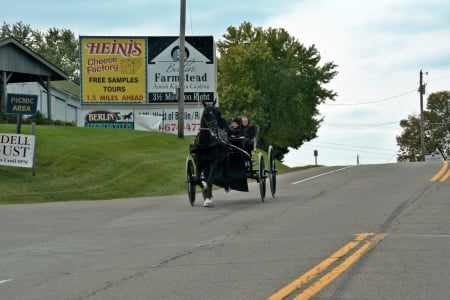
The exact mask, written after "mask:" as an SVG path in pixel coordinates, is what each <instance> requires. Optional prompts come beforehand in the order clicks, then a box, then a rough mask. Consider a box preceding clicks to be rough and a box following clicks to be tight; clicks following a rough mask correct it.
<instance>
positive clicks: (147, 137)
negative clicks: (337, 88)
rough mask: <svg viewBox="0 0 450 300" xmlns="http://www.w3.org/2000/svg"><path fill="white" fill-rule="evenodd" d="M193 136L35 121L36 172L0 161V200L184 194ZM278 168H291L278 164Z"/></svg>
mask: <svg viewBox="0 0 450 300" xmlns="http://www.w3.org/2000/svg"><path fill="white" fill-rule="evenodd" d="M0 132H2V133H15V132H16V126H15V125H9V124H0ZM21 133H22V134H30V133H31V126H29V125H22V132H21ZM192 141H193V137H191V136H186V137H185V138H184V139H180V138H178V137H177V135H175V134H164V133H158V132H144V131H134V130H113V129H104V128H80V127H69V126H68V127H64V126H45V125H38V126H36V150H35V157H36V160H35V161H36V163H35V171H36V173H35V176H33V175H32V171H31V169H30V168H20V167H10V166H0V182H1V193H0V204H11V203H36V202H50V201H70V200H98V199H116V198H132V197H145V196H156V195H173V194H183V193H186V185H185V178H186V170H185V163H186V157H187V156H188V154H189V144H190V143H192ZM263 153H264V152H263ZM264 155H265V162H266V166H267V165H268V161H267V155H266V153H264ZM277 169H278V171H279V172H280V173H282V172H285V171H288V170H289V168H288V167H287V166H284V165H282V164H281V163H278V164H277Z"/></svg>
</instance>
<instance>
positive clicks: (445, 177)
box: [440, 170, 450, 182]
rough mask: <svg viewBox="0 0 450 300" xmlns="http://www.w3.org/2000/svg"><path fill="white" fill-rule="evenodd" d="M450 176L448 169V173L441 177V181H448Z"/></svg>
mask: <svg viewBox="0 0 450 300" xmlns="http://www.w3.org/2000/svg"><path fill="white" fill-rule="evenodd" d="M449 177H450V170H448V171H447V174H445V175H444V177H442V178H441V180H440V181H441V182H445V181H447V179H448V178H449Z"/></svg>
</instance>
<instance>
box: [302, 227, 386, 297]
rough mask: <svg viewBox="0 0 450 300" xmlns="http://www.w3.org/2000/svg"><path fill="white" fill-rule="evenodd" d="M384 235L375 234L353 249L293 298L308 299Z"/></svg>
mask: <svg viewBox="0 0 450 300" xmlns="http://www.w3.org/2000/svg"><path fill="white" fill-rule="evenodd" d="M385 236H386V234H385V233H380V234H377V235H375V236H374V237H373V238H372V239H371V240H370V241H368V242H367V243H366V244H364V245H363V246H362V247H361V248H359V249H358V250H357V251H355V253H353V254H352V255H350V256H349V257H348V258H347V259H345V260H344V261H343V262H342V263H341V264H340V265H338V266H337V267H335V268H334V269H333V270H331V271H330V272H328V273H327V274H325V275H324V276H323V277H322V278H320V279H319V280H317V281H316V282H315V283H314V284H312V285H311V286H310V287H308V288H307V289H305V290H304V291H303V292H302V293H300V294H299V295H298V296H297V297H295V298H294V300H306V299H310V298H311V297H312V296H314V295H315V294H317V293H318V292H320V290H322V289H323V288H324V287H325V286H327V285H328V284H329V283H330V282H331V281H333V280H334V279H336V278H337V277H338V276H339V275H341V274H342V273H343V272H344V271H345V270H347V269H348V268H349V267H350V266H351V265H353V264H354V263H355V262H357V261H358V260H359V259H360V258H361V257H362V256H363V255H364V254H365V253H366V252H367V251H369V250H370V249H372V248H373V247H375V245H376V244H377V243H378V241H380V240H382V239H383V238H384V237H385Z"/></svg>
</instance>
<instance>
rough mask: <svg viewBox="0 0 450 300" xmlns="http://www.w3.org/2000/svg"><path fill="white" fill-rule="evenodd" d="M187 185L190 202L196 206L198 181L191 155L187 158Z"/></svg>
mask: <svg viewBox="0 0 450 300" xmlns="http://www.w3.org/2000/svg"><path fill="white" fill-rule="evenodd" d="M186 186H187V194H188V199H189V203H190V204H191V206H194V202H195V186H196V182H195V175H194V163H193V162H192V158H190V157H188V158H187V159H186Z"/></svg>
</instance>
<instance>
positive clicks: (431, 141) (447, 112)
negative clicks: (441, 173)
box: [397, 91, 450, 161]
mask: <svg viewBox="0 0 450 300" xmlns="http://www.w3.org/2000/svg"><path fill="white" fill-rule="evenodd" d="M426 108H427V109H426V110H424V112H423V119H424V142H425V152H426V153H427V154H429V153H432V152H435V151H436V150H438V151H439V152H440V153H441V154H442V155H443V156H444V158H446V157H448V155H449V154H450V92H449V91H441V92H437V93H432V94H430V96H429V97H428V99H427V107H426ZM400 127H402V129H403V131H402V134H401V135H400V136H397V145H398V146H399V151H398V153H397V160H398V161H420V160H421V159H422V155H421V143H420V116H408V119H407V120H401V121H400Z"/></svg>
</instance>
